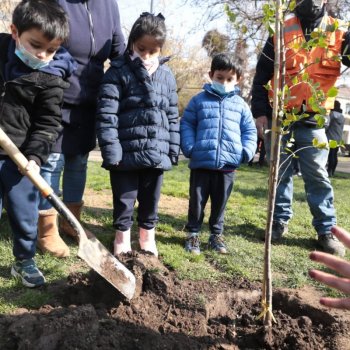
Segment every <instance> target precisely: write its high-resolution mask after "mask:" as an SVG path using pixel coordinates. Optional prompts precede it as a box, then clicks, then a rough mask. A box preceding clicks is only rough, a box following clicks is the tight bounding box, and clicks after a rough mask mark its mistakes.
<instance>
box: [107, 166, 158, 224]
mask: <svg viewBox="0 0 350 350" xmlns="http://www.w3.org/2000/svg"><path fill="white" fill-rule="evenodd" d="M110 179H111V185H112V191H113V226H114V227H115V228H116V229H117V230H120V231H126V230H128V229H129V228H130V227H131V226H132V223H133V213H134V205H135V202H136V199H137V201H138V203H139V206H138V211H137V222H138V226H139V227H142V228H144V229H146V230H150V229H152V228H154V227H155V225H156V223H157V222H158V202H159V197H160V190H161V187H162V183H163V170H160V169H142V170H134V171H111V172H110Z"/></svg>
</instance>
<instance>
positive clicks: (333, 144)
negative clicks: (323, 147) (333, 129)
mask: <svg viewBox="0 0 350 350" xmlns="http://www.w3.org/2000/svg"><path fill="white" fill-rule="evenodd" d="M328 144H329V148H337V147H338V142H337V141H335V140H329V142H328Z"/></svg>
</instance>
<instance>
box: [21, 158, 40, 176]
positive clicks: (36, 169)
mask: <svg viewBox="0 0 350 350" xmlns="http://www.w3.org/2000/svg"><path fill="white" fill-rule="evenodd" d="M18 170H19V171H20V173H21V174H22V175H26V173H27V172H29V171H33V172H35V173H37V174H39V173H40V167H39V165H38V164H37V163H36V162H35V161H34V160H30V161H29V162H28V164H27V166H26V167H25V171H21V169H18Z"/></svg>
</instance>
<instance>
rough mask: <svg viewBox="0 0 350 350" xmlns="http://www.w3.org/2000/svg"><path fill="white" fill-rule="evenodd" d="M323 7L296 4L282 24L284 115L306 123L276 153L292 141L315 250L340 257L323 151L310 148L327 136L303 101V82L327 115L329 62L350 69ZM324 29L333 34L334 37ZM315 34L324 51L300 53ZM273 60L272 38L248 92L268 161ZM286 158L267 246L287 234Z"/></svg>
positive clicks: (344, 37) (342, 31)
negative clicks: (317, 94)
mask: <svg viewBox="0 0 350 350" xmlns="http://www.w3.org/2000/svg"><path fill="white" fill-rule="evenodd" d="M326 2H327V1H326V0H297V1H296V8H295V10H294V11H293V13H290V14H288V15H287V16H286V18H285V23H284V41H285V45H286V64H285V67H286V74H285V83H286V85H288V87H289V91H290V95H291V96H290V99H288V100H287V101H286V103H287V106H286V109H287V111H291V110H293V111H295V110H298V111H299V112H298V113H299V114H303V113H305V114H307V115H308V117H306V118H302V119H301V120H299V121H297V122H294V123H293V124H292V125H291V127H290V132H289V133H288V134H286V135H284V136H283V138H282V148H285V146H286V144H287V143H288V142H289V140H290V138H291V135H293V138H294V140H295V141H294V152H295V153H296V154H297V156H298V160H299V164H300V170H301V173H302V176H303V180H304V183H305V191H306V194H307V196H306V197H307V201H308V205H309V208H310V211H311V213H312V216H313V220H312V225H313V226H314V228H315V230H316V232H317V235H318V244H319V245H320V246H321V248H322V249H323V250H324V251H326V252H328V253H331V254H337V255H340V256H343V255H344V254H345V248H344V245H343V244H342V243H341V242H339V240H338V239H337V237H336V236H334V235H333V234H332V231H331V229H332V227H333V226H335V225H336V214H335V209H334V205H333V201H334V195H333V188H332V185H331V183H330V180H329V177H328V173H327V169H326V163H327V159H328V150H327V149H320V148H316V147H313V140H314V139H315V138H316V139H318V141H319V142H321V143H322V142H325V143H327V136H326V133H325V128H324V127H322V128H320V127H318V125H317V120H316V119H317V116H316V114H317V113H315V112H314V111H313V109H312V106H310V105H309V98H310V97H311V96H312V94H311V89H310V84H309V82H310V81H313V82H314V83H318V84H319V87H318V89H320V90H322V91H323V93H324V95H325V97H326V98H325V100H324V101H323V102H322V106H323V107H324V108H325V109H326V110H327V111H330V110H331V109H332V108H333V105H334V98H330V97H327V92H328V91H329V89H330V88H331V87H333V86H334V84H335V82H336V80H337V78H338V77H339V75H340V67H341V62H340V59H334V58H338V57H340V56H341V55H342V63H343V64H345V65H347V66H350V59H349V57H348V56H346V55H348V54H349V53H350V52H349V51H348V49H349V47H350V46H349V44H350V32H349V30H348V28H346V27H345V26H344V25H343V24H342V22H341V21H337V20H336V19H334V18H333V17H331V16H329V15H328V14H327V11H326V8H325V4H326ZM329 28H334V31H331V30H330V29H329ZM315 30H316V31H321V32H323V33H324V34H325V42H326V43H327V46H326V47H319V46H318V47H313V46H310V48H309V49H305V45H306V44H307V42H308V41H309V40H310V38H311V37H312V35H311V34H312V32H313V31H315ZM344 55H345V56H344ZM274 57H275V53H274V38H273V37H270V38H269V39H268V40H267V42H266V44H265V47H264V49H263V52H262V54H261V56H260V58H259V60H258V63H257V66H256V73H255V77H254V81H253V89H252V113H253V116H254V117H255V118H256V126H257V129H258V134H259V136H260V137H264V136H265V141H266V142H265V147H266V151H267V156H268V158H269V153H270V142H269V140H268V139H267V137H268V135H269V134H265V132H264V131H265V130H266V129H268V128H269V127H270V126H271V116H272V106H271V104H270V102H269V92H268V91H267V89H266V88H265V86H266V84H267V83H268V82H269V81H271V82H272V81H273V76H274ZM303 73H307V74H308V77H309V79H308V81H304V80H300V81H299V82H298V84H295V79H297V78H298V77H299V76H300V75H301V74H303ZM315 116H316V118H315ZM288 156H289V154H288V153H286V152H281V161H280V164H281V168H280V169H279V181H278V182H279V186H278V187H277V194H276V203H275V211H274V218H273V227H272V241H273V242H276V241H280V240H281V239H282V235H283V234H285V233H286V232H287V231H288V222H289V220H290V219H291V218H292V215H293V211H292V200H293V162H292V159H293V158H292V157H290V159H289V160H287V157H288Z"/></svg>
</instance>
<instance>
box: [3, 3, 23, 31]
mask: <svg viewBox="0 0 350 350" xmlns="http://www.w3.org/2000/svg"><path fill="white" fill-rule="evenodd" d="M18 2H19V0H1V1H0V33H6V32H9V30H10V29H9V26H10V24H11V18H12V11H13V9H14V8H15V6H16V5H17V4H18Z"/></svg>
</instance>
